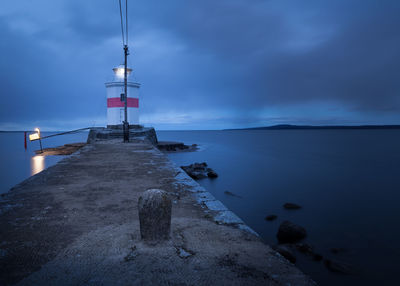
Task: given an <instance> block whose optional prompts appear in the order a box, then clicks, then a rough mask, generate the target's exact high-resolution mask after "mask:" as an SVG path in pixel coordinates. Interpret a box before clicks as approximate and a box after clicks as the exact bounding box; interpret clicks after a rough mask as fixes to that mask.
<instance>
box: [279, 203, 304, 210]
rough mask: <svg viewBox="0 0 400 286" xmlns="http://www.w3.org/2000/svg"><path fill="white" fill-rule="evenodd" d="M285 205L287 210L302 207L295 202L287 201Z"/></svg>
mask: <svg viewBox="0 0 400 286" xmlns="http://www.w3.org/2000/svg"><path fill="white" fill-rule="evenodd" d="M283 207H284V208H285V209H287V210H298V209H301V206H300V205H298V204H294V203H285V204H284V205H283Z"/></svg>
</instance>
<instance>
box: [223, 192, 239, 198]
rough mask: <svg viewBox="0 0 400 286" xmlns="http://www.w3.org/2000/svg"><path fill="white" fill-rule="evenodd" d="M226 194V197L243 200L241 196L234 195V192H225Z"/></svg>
mask: <svg viewBox="0 0 400 286" xmlns="http://www.w3.org/2000/svg"><path fill="white" fill-rule="evenodd" d="M224 194H225V195H228V196H232V197H237V198H241V196H239V195H236V194H234V193H232V192H230V191H225V192H224Z"/></svg>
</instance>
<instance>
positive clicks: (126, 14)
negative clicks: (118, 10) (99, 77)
mask: <svg viewBox="0 0 400 286" xmlns="http://www.w3.org/2000/svg"><path fill="white" fill-rule="evenodd" d="M125 21H126V45H128V35H129V34H128V0H126V1H125Z"/></svg>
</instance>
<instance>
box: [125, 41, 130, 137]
mask: <svg viewBox="0 0 400 286" xmlns="http://www.w3.org/2000/svg"><path fill="white" fill-rule="evenodd" d="M124 54H125V70H124V88H125V109H124V114H125V121H124V142H129V122H128V55H129V51H128V45H124Z"/></svg>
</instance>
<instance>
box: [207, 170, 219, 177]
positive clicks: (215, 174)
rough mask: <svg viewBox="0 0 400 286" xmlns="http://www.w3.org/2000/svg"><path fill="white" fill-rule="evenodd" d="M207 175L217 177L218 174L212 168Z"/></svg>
mask: <svg viewBox="0 0 400 286" xmlns="http://www.w3.org/2000/svg"><path fill="white" fill-rule="evenodd" d="M207 176H208V177H209V178H217V177H218V174H217V173H216V172H215V171H214V170H212V169H211V170H210V171H208V173H207Z"/></svg>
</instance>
